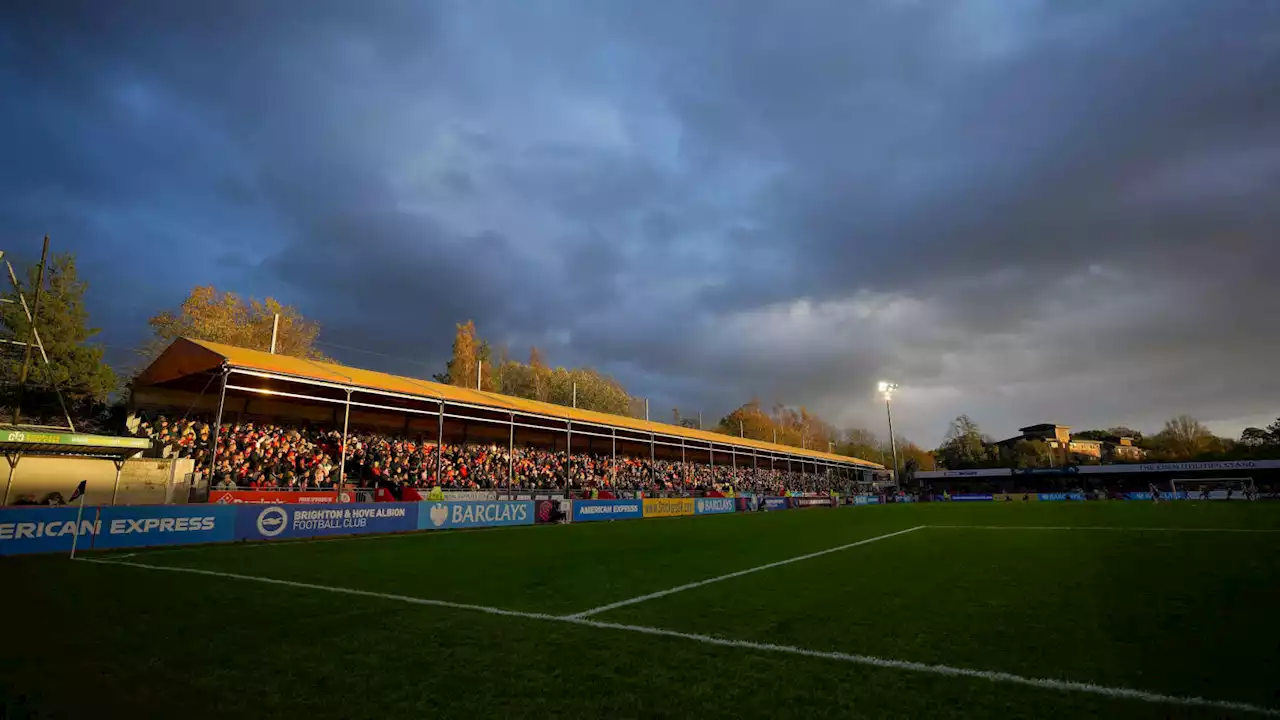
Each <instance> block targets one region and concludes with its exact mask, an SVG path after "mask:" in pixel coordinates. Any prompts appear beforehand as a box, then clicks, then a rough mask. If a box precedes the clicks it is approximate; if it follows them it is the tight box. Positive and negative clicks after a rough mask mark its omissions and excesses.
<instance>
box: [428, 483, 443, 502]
mask: <svg viewBox="0 0 1280 720" xmlns="http://www.w3.org/2000/svg"><path fill="white" fill-rule="evenodd" d="M427 500H429V501H430V502H444V490H442V489H440V486H439V485H436V486H435V487H433V488H431V492H429V493H427Z"/></svg>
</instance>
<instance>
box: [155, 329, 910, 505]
mask: <svg viewBox="0 0 1280 720" xmlns="http://www.w3.org/2000/svg"><path fill="white" fill-rule="evenodd" d="M132 405H133V410H134V415H133V417H132V420H131V430H132V431H133V432H135V433H137V434H139V435H145V436H147V437H149V438H151V439H152V440H153V441H154V442H155V444H156V452H158V453H161V454H164V455H167V456H175V455H176V456H180V457H188V458H191V459H192V460H194V463H195V467H196V469H197V471H199V474H200V475H201V476H203V477H205V478H209V479H208V480H207V481H204V480H201V479H200V478H197V479H196V483H197V484H198V485H199V486H201V487H203V488H204V489H222V490H226V489H250V488H252V489H259V488H263V489H299V490H302V489H307V490H334V491H336V490H338V489H339V488H348V487H350V488H352V489H356V488H362V487H386V488H388V490H390V491H392V492H394V493H395V494H396V496H397V497H399V496H400V491H401V489H402V488H405V487H411V488H417V487H436V486H439V487H442V488H445V489H450V490H471V491H476V490H485V491H493V490H507V489H510V490H525V491H528V490H538V491H547V492H554V493H564V494H566V495H568V494H572V493H575V492H583V493H587V492H600V491H602V490H603V491H604V492H606V493H608V492H622V493H628V494H631V493H635V492H643V493H645V494H646V495H650V496H682V495H693V494H719V493H724V492H728V493H734V492H755V493H762V494H763V493H768V494H784V493H802V492H807V493H815V492H817V493H827V492H832V491H835V492H851V491H852V490H853V489H854V488H855V487H856V486H857V485H858V484H859V483H870V482H872V481H874V480H875V479H877V478H883V477H884V476H885V475H884V474H885V472H886V471H885V468H884V467H883V466H881V465H878V464H876V463H872V462H868V461H865V460H860V459H857V458H850V457H846V456H842V455H836V454H832V453H826V452H821V451H816V450H808V449H802V448H795V447H789V446H784V445H777V444H774V443H769V442H764V441H760V440H755V439H750V438H743V437H733V436H729V435H723V434H720V433H714V432H709V431H704V430H696V429H692V428H686V427H678V426H675V425H669V424H665V423H659V422H654V421H650V420H642V419H637V418H631V417H624V416H619V415H610V414H605V413H599V412H593V411H589V410H583V409H579V408H572V407H565V406H561V405H555V404H551V403H546V402H539V401H535V400H527V399H522V398H515V397H511V396H507V395H501V394H497V393H492V392H483V391H479V390H473V389H469V388H463V387H457V386H454V385H445V384H441V383H435V382H429V381H425V380H419V379H415V378H409V377H402V376H396V375H390V374H386V373H381V372H375V371H370V370H362V369H357V368H350V367H346V366H342V365H336V364H332V363H325V362H316V361H311V360H306V359H302V358H297V357H290V356H284V355H277V354H272V353H268V352H262V351H258V350H250V349H246V348H240V347H232V346H228V345H221V344H217V343H211V342H205V341H201V340H193V339H187V338H182V339H178V340H176V341H175V342H174V343H173V344H172V345H170V346H169V347H168V348H167V349H166V350H165V351H164V352H162V353H161V354H160V355H159V356H158V357H157V358H156V359H155V361H154V362H152V363H151V365H150V366H148V367H147V368H146V369H145V370H144V371H143V372H142V373H141V374H140V375H139V376H138V378H137V379H136V380H135V382H134V385H133V395H132ZM212 427H220V428H221V432H220V433H219V434H218V439H217V440H218V441H217V442H216V443H215V442H212V441H211V437H210V436H211V434H212V433H211V428H212ZM210 470H211V473H210ZM205 473H209V474H205Z"/></svg>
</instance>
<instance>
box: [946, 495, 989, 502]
mask: <svg viewBox="0 0 1280 720" xmlns="http://www.w3.org/2000/svg"><path fill="white" fill-rule="evenodd" d="M993 499H994V498H992V497H991V496H990V495H974V494H969V493H965V494H953V495H952V496H951V500H952V502H982V501H984V500H986V501H990V500H993Z"/></svg>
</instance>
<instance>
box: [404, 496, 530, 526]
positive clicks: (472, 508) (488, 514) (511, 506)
mask: <svg viewBox="0 0 1280 720" xmlns="http://www.w3.org/2000/svg"><path fill="white" fill-rule="evenodd" d="M419 506H420V507H419V508H418V529H419V530H443V529H445V528H469V527H496V526H501V525H532V524H533V523H534V521H535V519H536V518H535V516H534V502H533V501H532V500H494V501H461V502H448V501H446V502H424V503H419Z"/></svg>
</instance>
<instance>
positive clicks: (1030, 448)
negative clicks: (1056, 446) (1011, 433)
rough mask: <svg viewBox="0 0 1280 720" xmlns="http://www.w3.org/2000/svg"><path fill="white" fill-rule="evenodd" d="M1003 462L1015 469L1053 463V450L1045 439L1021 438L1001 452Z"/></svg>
mask: <svg viewBox="0 0 1280 720" xmlns="http://www.w3.org/2000/svg"><path fill="white" fill-rule="evenodd" d="M1000 460H1001V464H1003V465H1005V466H1006V467H1011V468H1014V469H1023V468H1040V467H1049V466H1051V465H1053V450H1052V448H1050V447H1049V445H1048V443H1046V442H1044V441H1043V440H1025V439H1024V440H1019V441H1017V442H1016V443H1014V444H1013V446H1012V447H1008V448H1003V449H1002V450H1001V452H1000Z"/></svg>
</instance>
